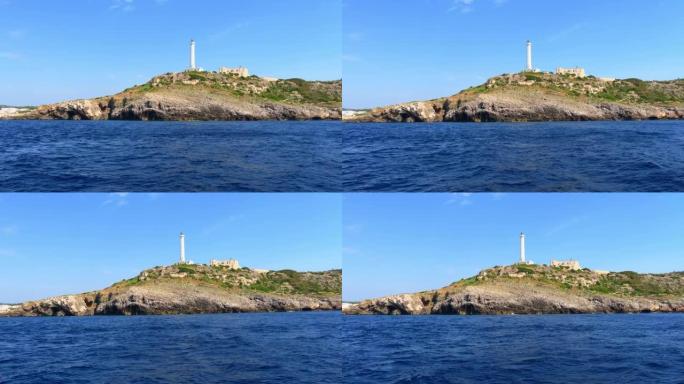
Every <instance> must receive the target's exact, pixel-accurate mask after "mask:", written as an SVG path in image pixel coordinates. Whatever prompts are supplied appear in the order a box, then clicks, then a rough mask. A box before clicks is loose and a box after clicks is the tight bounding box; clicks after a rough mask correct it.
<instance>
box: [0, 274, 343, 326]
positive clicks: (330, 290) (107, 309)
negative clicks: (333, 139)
mask: <svg viewBox="0 0 684 384" xmlns="http://www.w3.org/2000/svg"><path fill="white" fill-rule="evenodd" d="M181 268H185V269H186V270H188V271H192V273H188V272H179V269H181ZM181 275H182V276H181ZM253 276H257V278H253ZM288 276H289V277H291V278H292V279H293V281H300V282H302V281H303V282H305V283H306V284H309V285H308V286H307V287H308V289H306V290H304V291H297V290H296V289H295V288H293V287H292V286H290V285H289V284H287V283H286V282H283V281H286V280H287V278H288ZM260 278H262V279H266V280H263V281H262V280H260ZM341 280H342V277H341V271H339V270H333V271H325V272H296V271H290V270H285V271H269V272H257V271H253V270H250V269H248V268H247V269H240V270H230V269H229V268H227V267H220V266H219V267H210V266H207V265H192V266H180V267H179V266H178V265H174V266H161V267H155V268H152V269H149V270H146V271H143V272H141V273H140V274H139V276H137V277H136V278H133V279H130V280H125V281H123V282H121V283H117V284H115V285H113V286H111V287H109V288H105V289H103V290H100V291H95V292H88V293H82V294H78V295H66V296H57V297H50V298H47V299H43V300H37V301H29V302H26V303H23V304H18V305H3V306H0V316H89V315H161V314H194V313H231V312H284V311H325V310H340V309H341V308H342V298H341V295H340V293H339V290H340V289H341V285H342V282H341ZM259 283H262V284H266V285H268V286H269V287H272V289H273V291H272V292H259V291H256V290H255V289H254V288H253V286H254V285H256V284H259ZM278 284H279V285H278ZM314 286H318V287H319V288H318V289H319V291H316V292H320V293H303V292H312V288H311V287H314Z"/></svg>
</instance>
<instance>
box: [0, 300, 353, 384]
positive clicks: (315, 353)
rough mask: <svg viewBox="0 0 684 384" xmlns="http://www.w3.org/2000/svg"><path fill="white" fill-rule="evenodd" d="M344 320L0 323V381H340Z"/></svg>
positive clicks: (259, 316) (249, 317)
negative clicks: (342, 325)
mask: <svg viewBox="0 0 684 384" xmlns="http://www.w3.org/2000/svg"><path fill="white" fill-rule="evenodd" d="M341 317H342V315H341V314H340V313H339V312H325V313H323V312H308V313H252V314H221V315H185V316H132V317H123V316H121V317H116V316H95V317H62V318H55V317H50V318H0V383H3V384H4V383H20V384H24V383H57V384H62V383H63V384H76V383H201V384H211V383H266V384H268V383H277V384H282V383H331V384H338V383H339V382H340V376H341V365H342V359H341V357H340V355H339V351H340V349H339V344H340V335H341V331H340V329H339V326H340V320H341Z"/></svg>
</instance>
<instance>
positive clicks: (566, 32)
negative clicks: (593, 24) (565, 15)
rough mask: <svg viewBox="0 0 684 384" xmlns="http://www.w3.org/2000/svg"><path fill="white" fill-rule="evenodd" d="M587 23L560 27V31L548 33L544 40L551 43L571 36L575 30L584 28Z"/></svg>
mask: <svg viewBox="0 0 684 384" xmlns="http://www.w3.org/2000/svg"><path fill="white" fill-rule="evenodd" d="M586 26H587V25H586V24H585V23H575V24H573V25H571V26H569V27H567V28H564V29H561V30H560V31H558V32H556V33H554V34H552V35H550V36H549V37H547V38H546V41H548V42H550V43H552V42H555V41H558V40H563V39H566V38H568V37H572V35H573V34H575V33H576V32H578V31H580V30H582V29H584V28H585V27H586Z"/></svg>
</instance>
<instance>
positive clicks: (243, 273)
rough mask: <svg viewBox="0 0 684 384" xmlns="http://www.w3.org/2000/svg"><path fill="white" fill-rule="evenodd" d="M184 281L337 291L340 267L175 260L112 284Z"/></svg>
mask: <svg viewBox="0 0 684 384" xmlns="http://www.w3.org/2000/svg"><path fill="white" fill-rule="evenodd" d="M173 281H179V282H180V281H185V282H191V283H196V284H210V285H214V286H216V287H220V288H222V289H226V290H238V291H245V290H246V291H256V292H268V293H279V294H340V293H341V292H342V271H341V270H331V271H324V272H297V271H293V270H289V269H286V270H281V271H268V272H264V271H255V270H252V269H249V268H241V269H237V270H233V269H230V268H228V267H224V266H208V265H203V264H176V265H171V266H164V267H155V268H152V269H148V270H146V271H143V272H141V273H140V274H139V275H138V276H136V277H134V278H131V279H127V280H123V281H121V282H119V283H116V284H115V285H114V286H113V287H114V288H124V287H129V286H135V285H143V284H155V283H160V282H166V283H168V282H173Z"/></svg>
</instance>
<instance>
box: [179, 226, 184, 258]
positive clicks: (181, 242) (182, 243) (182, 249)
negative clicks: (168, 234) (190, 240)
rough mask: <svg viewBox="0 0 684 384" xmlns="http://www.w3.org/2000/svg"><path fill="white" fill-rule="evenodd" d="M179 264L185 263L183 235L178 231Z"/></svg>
mask: <svg viewBox="0 0 684 384" xmlns="http://www.w3.org/2000/svg"><path fill="white" fill-rule="evenodd" d="M179 264H185V235H184V234H183V232H181V233H180V261H179Z"/></svg>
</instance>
